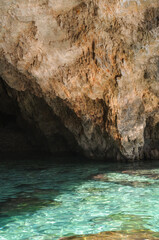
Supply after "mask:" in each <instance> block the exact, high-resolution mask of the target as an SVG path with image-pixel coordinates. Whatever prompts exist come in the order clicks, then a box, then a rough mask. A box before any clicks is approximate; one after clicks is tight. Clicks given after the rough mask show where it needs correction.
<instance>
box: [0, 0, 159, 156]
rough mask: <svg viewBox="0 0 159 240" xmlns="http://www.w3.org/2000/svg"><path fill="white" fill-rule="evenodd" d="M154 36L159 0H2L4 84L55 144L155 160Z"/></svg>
mask: <svg viewBox="0 0 159 240" xmlns="http://www.w3.org/2000/svg"><path fill="white" fill-rule="evenodd" d="M158 39H159V2H158V0H131V1H130V0H71V1H68V0H58V1H55V0H32V1H30V0H25V1H22V0H16V1H14V0H1V3H0V75H1V77H2V79H3V80H1V82H5V84H4V83H3V86H5V87H4V88H5V91H6V93H7V96H9V99H13V102H16V105H17V109H18V110H17V111H19V112H20V114H21V116H22V118H23V119H24V120H25V122H26V123H27V124H28V125H29V126H31V128H33V129H36V131H38V132H40V136H41V138H42V139H43V140H42V141H44V142H45V144H46V148H48V149H49V150H50V151H52V152H54V151H63V150H64V149H66V148H67V149H71V150H74V151H79V150H80V151H83V152H84V153H85V154H86V155H87V156H89V157H92V158H102V159H106V158H114V159H118V160H119V159H123V158H128V159H144V158H152V159H159V41H158ZM2 102H3V100H2V101H1V104H2ZM36 131H35V132H36ZM35 135H36V134H35ZM42 141H41V143H42ZM66 142H67V147H66Z"/></svg>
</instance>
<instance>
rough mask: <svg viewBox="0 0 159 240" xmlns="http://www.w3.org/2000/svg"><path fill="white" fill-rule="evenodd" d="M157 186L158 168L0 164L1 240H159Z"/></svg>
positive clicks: (146, 164)
mask: <svg viewBox="0 0 159 240" xmlns="http://www.w3.org/2000/svg"><path fill="white" fill-rule="evenodd" d="M58 160H60V159H58V158H57V161H58ZM31 162H32V163H31ZM158 184H159V165H158V163H153V164H148V163H143V164H142V163H140V164H134V165H133V166H132V165H130V164H122V165H121V164H114V163H113V164H104V163H80V162H77V161H76V159H75V163H68V164H66V163H65V164H64V163H62V162H60V163H52V161H47V159H42V160H39V159H38V161H37V159H32V160H31V161H29V160H26V159H25V161H24V160H22V159H21V161H11V162H8V163H7V161H2V162H1V164H0V240H4V239H6V240H12V239H15V240H20V239H23V240H29V239H30V240H31V239H34V240H42V239H45V240H46V239H53V240H56V239H59V238H63V237H67V238H68V239H103V240H104V239H111V237H112V236H113V239H122V238H123V239H125V235H123V234H127V235H126V236H127V238H126V239H133V236H136V237H137V236H138V238H136V239H144V237H145V236H146V237H147V239H159V235H158V232H159V207H158V206H159V185H158ZM101 232H102V233H101ZM104 232H105V233H104ZM96 233H100V234H97V235H94V236H92V235H91V236H89V235H87V236H86V237H85V238H82V237H78V236H76V235H84V234H96ZM101 234H103V235H101ZM112 234H113V235H112ZM129 235H130V236H129ZM69 236H74V237H73V238H69ZM75 236H76V237H75ZM120 236H121V238H120ZM101 237H102V238H101ZM129 237H130V238H129ZM65 239H66V238H65Z"/></svg>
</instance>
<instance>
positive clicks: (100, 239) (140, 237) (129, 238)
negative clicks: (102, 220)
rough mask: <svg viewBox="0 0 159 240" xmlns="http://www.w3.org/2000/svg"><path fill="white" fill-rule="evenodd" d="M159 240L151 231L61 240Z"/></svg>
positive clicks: (104, 234)
mask: <svg viewBox="0 0 159 240" xmlns="http://www.w3.org/2000/svg"><path fill="white" fill-rule="evenodd" d="M112 239H113V240H123V239H125V240H144V239H148V240H158V239H159V234H158V233H153V232H151V231H148V230H147V231H146V230H143V231H142V230H141V231H139V232H137V231H132V232H130V233H126V232H125V233H124V232H122V231H118V232H117V231H116V232H102V233H98V234H91V235H84V236H72V237H63V238H60V239H59V240H112Z"/></svg>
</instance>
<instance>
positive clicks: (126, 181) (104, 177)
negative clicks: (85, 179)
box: [92, 171, 157, 187]
mask: <svg viewBox="0 0 159 240" xmlns="http://www.w3.org/2000/svg"><path fill="white" fill-rule="evenodd" d="M126 172H127V171H124V173H125V174H116V175H111V174H97V175H95V176H93V177H92V179H93V180H95V181H102V182H112V183H114V184H120V185H123V186H132V187H146V186H149V185H152V184H153V185H154V184H157V183H155V182H154V181H151V180H150V179H146V178H144V179H143V178H142V176H144V177H145V175H141V179H140V178H138V179H136V178H135V176H136V175H134V174H132V177H131V178H128V175H126ZM133 176H134V178H133ZM137 176H140V175H137Z"/></svg>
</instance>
